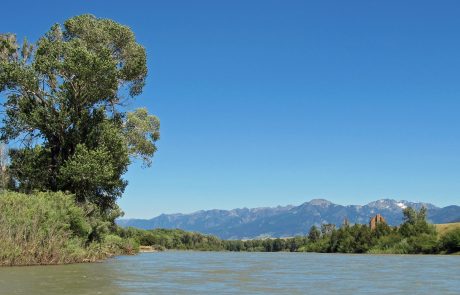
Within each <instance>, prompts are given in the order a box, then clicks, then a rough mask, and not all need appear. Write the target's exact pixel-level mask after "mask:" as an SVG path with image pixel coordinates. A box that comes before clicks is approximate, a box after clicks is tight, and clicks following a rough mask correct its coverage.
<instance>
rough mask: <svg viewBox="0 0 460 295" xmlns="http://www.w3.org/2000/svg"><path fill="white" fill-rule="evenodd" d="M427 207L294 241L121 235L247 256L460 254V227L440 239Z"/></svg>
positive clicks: (161, 245)
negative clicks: (395, 220) (394, 223)
mask: <svg viewBox="0 0 460 295" xmlns="http://www.w3.org/2000/svg"><path fill="white" fill-rule="evenodd" d="M426 214H427V210H426V208H422V209H420V210H419V211H416V210H414V209H412V208H410V207H408V208H406V209H404V210H403V216H404V217H403V218H404V219H403V223H402V224H401V225H400V226H399V227H391V226H389V225H387V224H386V223H383V222H382V223H378V224H377V225H376V227H375V228H374V229H371V227H370V226H368V225H364V224H354V225H349V224H347V223H346V224H344V225H343V226H341V227H340V228H336V227H335V225H333V224H323V225H322V226H321V227H320V228H318V227H316V226H312V227H311V228H310V231H309V233H308V235H306V236H297V237H293V238H276V239H255V240H221V239H219V238H217V237H215V236H211V235H204V234H200V233H196V232H187V231H183V230H180V229H154V230H140V229H135V228H126V229H121V228H120V229H119V231H120V232H119V235H120V236H122V237H126V238H135V239H137V240H138V241H139V243H140V244H141V245H145V246H154V247H156V248H157V249H158V250H165V249H180V250H200V251H236V252H239V251H247V252H280V251H287V252H321V253H375V254H377V253H386V254H437V253H453V252H458V251H460V229H457V230H452V231H449V232H448V233H447V234H446V235H444V236H442V237H439V236H438V234H437V232H436V229H435V227H434V225H432V224H429V223H428V222H427V221H426Z"/></svg>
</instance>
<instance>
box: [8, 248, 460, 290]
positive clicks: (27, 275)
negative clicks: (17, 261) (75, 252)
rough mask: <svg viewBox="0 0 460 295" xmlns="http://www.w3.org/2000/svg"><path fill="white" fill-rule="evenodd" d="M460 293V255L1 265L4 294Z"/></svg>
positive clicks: (188, 256) (185, 257)
mask: <svg viewBox="0 0 460 295" xmlns="http://www.w3.org/2000/svg"><path fill="white" fill-rule="evenodd" d="M235 293H239V294H460V256H441V255H438V256H422V255H344V254H314V253H232V252H193V251H190V252H187V251H183V252H180V251H178V252H175V251H171V252H169V251H168V252H158V253H143V254H139V255H137V256H122V257H117V258H113V259H109V260H107V261H105V262H102V263H92V264H74V265H59V266H31V267H3V268H0V294H2V295H3V294H5V295H9V294H47V295H54V294H59V295H62V294H79V295H80V294H235Z"/></svg>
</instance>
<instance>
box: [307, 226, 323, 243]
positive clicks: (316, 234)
mask: <svg viewBox="0 0 460 295" xmlns="http://www.w3.org/2000/svg"><path fill="white" fill-rule="evenodd" d="M320 237H321V232H320V231H319V229H318V228H317V227H316V226H315V225H313V226H312V227H311V228H310V232H309V233H308V239H309V240H310V242H312V243H314V242H316V241H318V240H319V238H320Z"/></svg>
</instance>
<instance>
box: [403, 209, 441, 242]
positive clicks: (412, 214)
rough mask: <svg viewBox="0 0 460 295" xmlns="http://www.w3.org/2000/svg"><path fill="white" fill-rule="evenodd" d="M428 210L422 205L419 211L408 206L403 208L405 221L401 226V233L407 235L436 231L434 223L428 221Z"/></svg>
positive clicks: (433, 232) (432, 233)
mask: <svg viewBox="0 0 460 295" xmlns="http://www.w3.org/2000/svg"><path fill="white" fill-rule="evenodd" d="M426 213H427V210H426V208H425V207H422V208H421V209H420V210H419V211H418V212H417V211H416V210H414V209H412V208H411V207H407V208H405V209H404V210H403V215H404V219H403V220H404V222H403V224H402V225H401V227H400V228H399V232H400V233H401V235H403V236H405V237H411V236H417V235H421V234H431V235H434V234H435V233H436V229H435V227H434V226H433V225H431V224H429V223H428V222H427V221H426Z"/></svg>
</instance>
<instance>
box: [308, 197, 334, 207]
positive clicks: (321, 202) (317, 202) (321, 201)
mask: <svg viewBox="0 0 460 295" xmlns="http://www.w3.org/2000/svg"><path fill="white" fill-rule="evenodd" d="M308 204H310V205H312V206H323V207H326V206H330V205H333V203H332V202H331V201H328V200H326V199H312V200H311V201H310V202H308Z"/></svg>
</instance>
